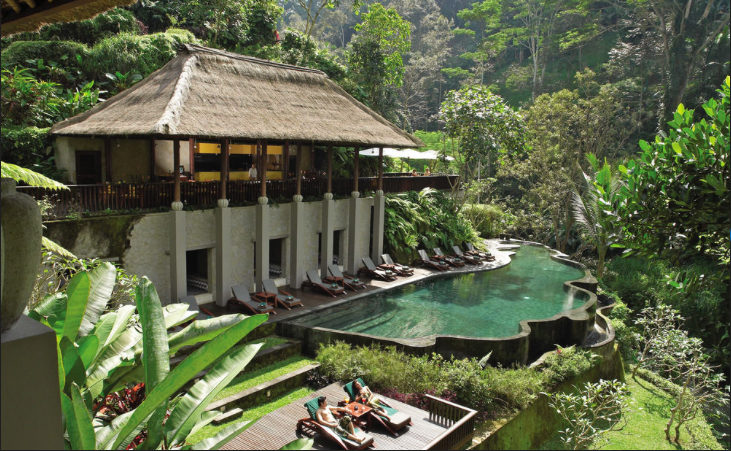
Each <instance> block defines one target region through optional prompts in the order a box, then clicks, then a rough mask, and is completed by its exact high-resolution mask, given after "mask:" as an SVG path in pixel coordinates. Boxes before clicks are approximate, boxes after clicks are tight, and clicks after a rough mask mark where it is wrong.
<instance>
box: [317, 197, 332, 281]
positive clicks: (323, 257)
mask: <svg viewBox="0 0 731 451" xmlns="http://www.w3.org/2000/svg"><path fill="white" fill-rule="evenodd" d="M323 197H324V198H323V199H322V235H321V239H320V277H327V275H328V272H327V267H328V265H330V264H331V263H332V261H333V214H334V211H333V209H334V207H335V201H334V200H333V195H332V193H325V195H324V196H323Z"/></svg>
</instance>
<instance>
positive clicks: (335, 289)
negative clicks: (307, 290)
mask: <svg viewBox="0 0 731 451" xmlns="http://www.w3.org/2000/svg"><path fill="white" fill-rule="evenodd" d="M307 279H308V280H309V283H308V285H309V286H314V287H317V288H319V289H321V290H322V291H324V292H325V293H327V294H329V295H330V296H332V297H336V296H337V295H339V294H340V293H345V288H343V287H341V286H338V284H335V283H331V284H325V283H324V282H323V281H322V279H320V275H319V274H318V273H317V270H316V269H311V270H309V271H307Z"/></svg>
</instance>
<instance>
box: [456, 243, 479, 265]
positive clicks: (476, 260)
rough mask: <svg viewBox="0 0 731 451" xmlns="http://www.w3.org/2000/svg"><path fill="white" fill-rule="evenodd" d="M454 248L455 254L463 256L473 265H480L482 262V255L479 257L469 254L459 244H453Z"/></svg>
mask: <svg viewBox="0 0 731 451" xmlns="http://www.w3.org/2000/svg"><path fill="white" fill-rule="evenodd" d="M452 250H454V255H455V256H456V257H459V258H461V259H462V260H464V261H466V262H467V263H469V264H471V265H479V264H480V263H482V258H481V257H478V256H477V255H467V254H465V253H463V252H462V249H460V248H459V246H452Z"/></svg>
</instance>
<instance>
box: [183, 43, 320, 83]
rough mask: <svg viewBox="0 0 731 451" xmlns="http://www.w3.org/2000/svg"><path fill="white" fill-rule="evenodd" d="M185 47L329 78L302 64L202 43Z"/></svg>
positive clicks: (189, 49)
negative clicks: (288, 62) (240, 52)
mask: <svg viewBox="0 0 731 451" xmlns="http://www.w3.org/2000/svg"><path fill="white" fill-rule="evenodd" d="M183 46H184V47H185V50H187V51H188V52H189V53H198V52H199V53H211V54H213V55H219V56H224V57H226V58H233V59H237V60H241V61H246V62H249V63H254V64H261V65H262V66H271V67H277V68H279V69H288V70H295V71H298V72H309V73H313V74H317V75H323V76H324V77H326V78H329V77H328V76H327V74H326V73H325V72H323V71H321V70H319V69H312V68H309V67H302V66H294V65H292V64H284V63H276V62H274V61H269V60H264V59H261V58H255V57H253V56H246V55H241V54H239V53H232V52H227V51H224V50H218V49H212V48H210V47H203V46H202V45H197V44H183Z"/></svg>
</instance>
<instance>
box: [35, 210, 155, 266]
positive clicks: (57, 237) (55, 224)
mask: <svg viewBox="0 0 731 451" xmlns="http://www.w3.org/2000/svg"><path fill="white" fill-rule="evenodd" d="M140 218H142V215H123V216H108V217H99V218H85V219H78V220H72V219H66V220H61V221H48V222H46V223H45V224H44V225H45V226H46V229H45V230H44V231H43V234H44V235H45V236H46V237H48V238H49V239H51V240H53V241H55V242H56V243H58V244H60V245H61V246H63V247H65V248H66V249H68V250H69V251H71V252H73V253H74V254H75V255H76V256H77V257H79V258H110V259H113V258H118V259H120V261H121V260H122V258H123V255H124V252H125V250H126V249H127V248H128V247H129V234H130V232H131V231H132V228H133V227H134V225H135V224H136V223H137V222H138V221H139V220H140Z"/></svg>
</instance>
